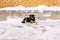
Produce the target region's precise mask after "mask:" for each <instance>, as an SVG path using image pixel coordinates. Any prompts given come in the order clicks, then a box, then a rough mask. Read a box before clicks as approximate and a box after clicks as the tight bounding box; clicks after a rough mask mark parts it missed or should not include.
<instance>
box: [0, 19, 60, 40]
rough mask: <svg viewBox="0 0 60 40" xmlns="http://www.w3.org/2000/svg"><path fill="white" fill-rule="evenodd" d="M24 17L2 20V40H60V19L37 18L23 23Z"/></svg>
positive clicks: (0, 36) (0, 27)
mask: <svg viewBox="0 0 60 40" xmlns="http://www.w3.org/2000/svg"><path fill="white" fill-rule="evenodd" d="M22 20H23V18H7V20H6V21H0V40H60V21H59V20H58V21H56V20H55V21H53V20H52V21H50V20H48V21H47V20H36V24H30V23H25V24H23V23H21V21H22Z"/></svg>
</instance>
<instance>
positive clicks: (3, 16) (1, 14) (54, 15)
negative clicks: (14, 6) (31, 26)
mask: <svg viewBox="0 0 60 40" xmlns="http://www.w3.org/2000/svg"><path fill="white" fill-rule="evenodd" d="M29 14H34V15H35V17H36V18H38V19H40V20H46V19H53V20H59V19H60V11H43V13H41V12H38V11H35V12H31V11H29V12H28V11H25V10H24V11H22V10H18V11H16V10H13V11H12V10H0V21H5V20H7V17H8V16H12V17H14V16H17V17H22V18H24V17H26V16H28V15H29ZM47 14H49V15H51V16H50V17H46V16H44V15H47Z"/></svg>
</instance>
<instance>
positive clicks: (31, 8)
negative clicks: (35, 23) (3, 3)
mask: <svg viewBox="0 0 60 40" xmlns="http://www.w3.org/2000/svg"><path fill="white" fill-rule="evenodd" d="M0 10H39V11H41V12H42V11H43V10H52V11H59V10H60V6H50V7H48V6H46V5H39V6H37V7H24V6H22V5H19V6H16V7H5V8H0Z"/></svg>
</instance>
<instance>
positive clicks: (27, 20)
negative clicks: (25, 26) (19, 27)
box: [22, 14, 36, 23]
mask: <svg viewBox="0 0 60 40" xmlns="http://www.w3.org/2000/svg"><path fill="white" fill-rule="evenodd" d="M35 22H36V21H35V16H34V15H33V14H31V15H29V17H25V18H24V19H23V21H22V23H35Z"/></svg>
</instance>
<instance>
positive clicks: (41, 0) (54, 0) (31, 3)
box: [0, 0, 60, 8]
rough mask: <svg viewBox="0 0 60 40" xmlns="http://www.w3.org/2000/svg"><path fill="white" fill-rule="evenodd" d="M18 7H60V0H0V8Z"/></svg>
mask: <svg viewBox="0 0 60 40" xmlns="http://www.w3.org/2000/svg"><path fill="white" fill-rule="evenodd" d="M18 5H23V6H25V7H36V6H38V5H48V6H55V5H57V6H60V0H0V8H3V7H14V6H18Z"/></svg>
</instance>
